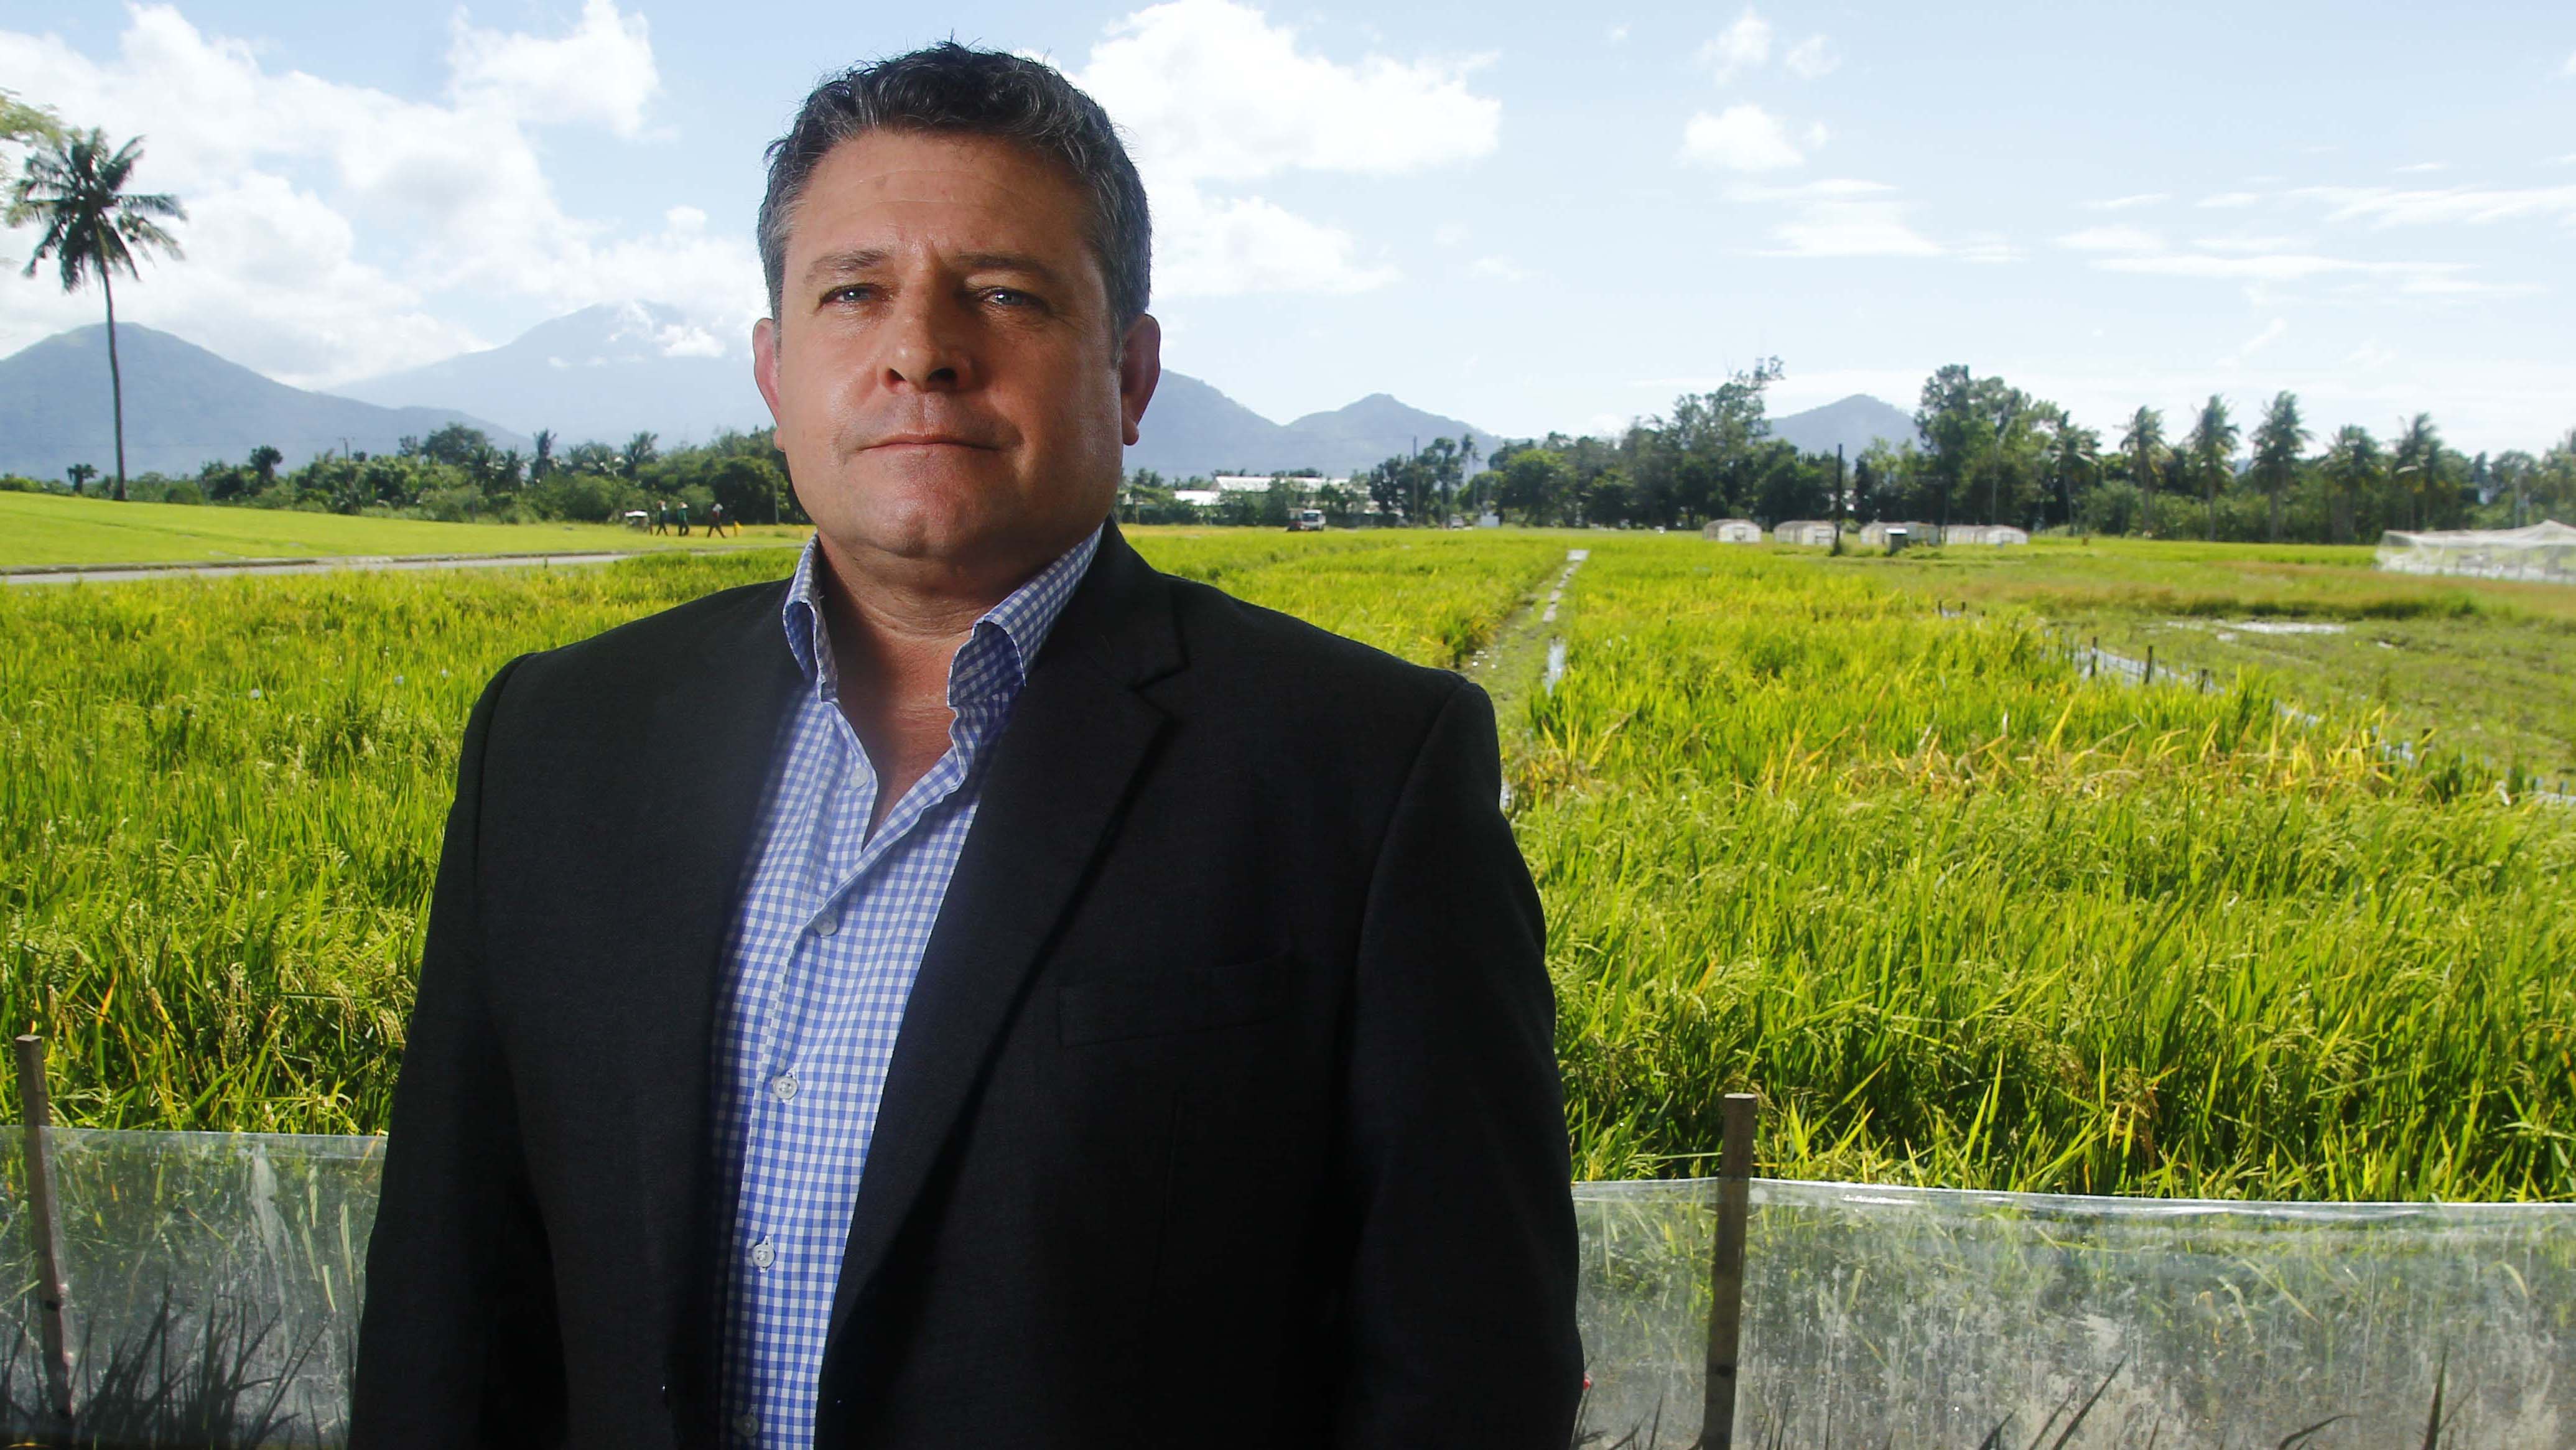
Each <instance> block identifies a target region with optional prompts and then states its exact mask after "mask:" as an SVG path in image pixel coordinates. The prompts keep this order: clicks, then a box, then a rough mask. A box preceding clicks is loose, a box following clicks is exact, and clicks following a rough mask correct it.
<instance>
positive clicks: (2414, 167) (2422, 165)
mask: <svg viewBox="0 0 2576 1450" xmlns="http://www.w3.org/2000/svg"><path fill="white" fill-rule="evenodd" d="M2392 169H2393V170H2394V171H2395V172H2396V173H2397V174H2398V175H2400V176H2414V175H2422V174H2428V173H2431V172H2435V171H2448V170H2450V169H2451V163H2449V162H2448V161H2417V162H2413V163H2410V164H2408V165H2405V166H2399V167H2394V168H2392Z"/></svg>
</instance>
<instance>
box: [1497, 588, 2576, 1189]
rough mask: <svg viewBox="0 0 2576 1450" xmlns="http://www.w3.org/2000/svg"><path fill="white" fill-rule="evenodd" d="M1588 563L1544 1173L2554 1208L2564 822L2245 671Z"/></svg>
mask: <svg viewBox="0 0 2576 1450" xmlns="http://www.w3.org/2000/svg"><path fill="white" fill-rule="evenodd" d="M1830 562H1833V561H1828V560H1824V559H1821V558H1818V557H1815V556H1806V557H1799V556H1792V555H1786V554H1780V553H1769V552H1765V551H1756V550H1728V549H1721V548H1717V547H1715V546H1709V545H1704V544H1700V543H1699V542H1698V541H1696V540H1688V541H1685V540H1634V541H1627V540H1623V541H1620V542H1618V543H1616V544H1613V545H1611V546H1607V547H1602V548H1596V549H1595V551H1594V556H1593V559H1592V560H1591V562H1589V563H1588V564H1586V565H1585V566H1584V568H1583V570H1582V571H1581V573H1580V574H1579V575H1578V576H1577V577H1576V579H1575V581H1574V587H1573V592H1572V601H1573V604H1574V606H1575V608H1574V613H1573V616H1572V625H1571V631H1570V634H1571V638H1570V648H1569V650H1568V659H1567V673H1566V676H1565V679H1564V681H1563V683H1562V684H1561V685H1560V686H1559V687H1558V689H1557V690H1556V691H1555V692H1554V693H1553V694H1550V695H1546V696H1542V697H1540V698H1538V699H1536V700H1535V701H1534V702H1533V703H1532V705H1531V707H1530V709H1529V712H1528V714H1529V724H1530V727H1531V733H1530V735H1529V737H1528V740H1527V743H1526V745H1525V746H1524V747H1523V754H1522V756H1521V758H1520V759H1519V760H1518V762H1517V763H1516V766H1515V769H1514V772H1513V773H1514V778H1515V781H1516V783H1517V785H1518V786H1519V806H1518V812H1517V818H1516V826H1517V829H1518V832H1519V835H1520V839H1521V842H1522V846H1523V849H1524V850H1525V851H1526V852H1527V854H1528V855H1529V857H1530V860H1531V863H1532V866H1533V869H1534V870H1535V871H1536V872H1537V874H1538V877H1539V880H1540V882H1541V889H1542V891H1543V893H1544V894H1545V896H1546V898H1547V900H1548V902H1549V905H1550V908H1551V931H1552V956H1553V960H1554V963H1555V967H1556V971H1557V978H1558V988H1559V994H1560V1004H1561V1014H1562V1015H1561V1021H1560V1029H1559V1045H1560V1049H1561V1052H1562V1056H1563V1060H1564V1063H1565V1068H1566V1073H1567V1086H1568V1092H1569V1098H1570V1106H1571V1111H1572V1116H1573V1122H1574V1133H1575V1145H1576V1154H1577V1157H1576V1162H1577V1166H1578V1172H1579V1173H1580V1174H1582V1175H1583V1176H1586V1177H1625V1176H1634V1175H1639V1174H1651V1173H1658V1172H1663V1173H1670V1172H1690V1171H1705V1170H1706V1168H1707V1165H1708V1163H1709V1162H1710V1159H1709V1157H1708V1155H1709V1154H1710V1153H1711V1151H1712V1150H1713V1149H1714V1148H1715V1147H1716V1140H1717V1115H1716V1109H1717V1104H1718V1101H1719V1097H1720V1094H1722V1093H1723V1092H1725V1091H1728V1090H1738V1089H1744V1088H1758V1089H1760V1090H1761V1091H1762V1092H1764V1093H1765V1094H1767V1095H1768V1096H1769V1098H1770V1100H1771V1101H1772V1103H1773V1104H1774V1106H1775V1109H1776V1111H1777V1117H1776V1118H1775V1120H1774V1122H1775V1127H1774V1130H1773V1131H1772V1134H1771V1138H1770V1142H1771V1156H1770V1159H1769V1162H1768V1164H1767V1168H1766V1171H1772V1172H1776V1173H1779V1174H1781V1175H1783V1176H1798V1177H1832V1178H1844V1179H1858V1180H1864V1181H1880V1182H1912V1183H1936V1184H1951V1185H1973V1186H1982V1187H1993V1188H2011V1189H2029V1190H2054V1191H2062V1192H2092V1193H2154V1194H2182V1195H2207V1196H2216V1197H2258V1198H2343V1199H2351V1198H2411V1197H2423V1196H2441V1197H2457V1198H2535V1197H2550V1198H2566V1197H2571V1196H2576V1102H2572V1101H2571V1096H2576V1094H2571V1088H2570V1084H2571V1082H2576V978H2571V976H2570V974H2569V972H2568V970H2567V964H2568V961H2569V959H2570V957H2571V954H2576V885H2571V875H2570V872H2571V868H2576V814H2571V813H2570V812H2568V811H2566V810H2565V809H2563V808H2558V807H2552V806H2547V805H2535V804H2527V803H2516V804H2507V803H2505V802H2504V801H2503V800H2502V799H2501V798H2500V797H2499V795H2498V793H2497V792H2496V791H2495V790H2494V789H2493V787H2494V785H2495V783H2496V782H2495V778H2494V777H2493V776H2492V775H2491V774H2490V773H2488V772H2486V771H2484V770H2482V769H2481V768H2479V767H2477V766H2475V765H2474V764H2470V763H2465V762H2462V761H2459V760H2457V759H2444V760H2441V761H2440V762H2438V763H2435V762H2433V761H2431V759H2430V758H2429V757H2428V761H2427V764H2426V765H2425V766H2423V767H2420V768H2419V767H2407V766H2401V765H2399V764H2396V763H2394V762H2393V761H2392V760H2391V759H2390V758H2389V757H2388V755H2387V754H2386V753H2385V752H2382V751H2381V750H2379V749H2377V748H2376V746H2375V744H2374V742H2373V740H2372V738H2371V736H2370V734H2369V725H2370V721H2371V717H2370V716H2369V715H2368V714H2367V713H2365V712H2361V711H2358V710H2348V711H2330V712H2329V713H2328V714H2327V717H2326V719H2325V720H2324V721H2323V723H2322V724H2319V725H2315V726H2309V725H2304V724H2300V723H2298V722H2296V721H2293V720H2291V719H2290V718H2288V717H2286V716H2285V715H2284V714H2283V713H2282V712H2281V711H2280V710H2279V709H2277V708H2276V704H2277V698H2278V697H2277V696H2276V695H2275V694H2273V693H2272V691H2271V689H2270V688H2269V687H2268V686H2266V685H2264V684H2262V683H2261V682H2260V681H2259V679H2251V678H2249V681H2248V682H2246V683H2244V684H2240V685H2236V686H2232V687H2230V688H2226V689H2223V690H2217V691H2213V692H2212V693H2209V694H2205V695H2204V694H2200V693H2197V692H2195V691H2189V690H2140V689H2136V688H2131V687H2127V686H2118V685H2112V684H2108V683H2088V682H2085V681H2083V680H2081V679H2078V678H2076V677H2075V675H2074V672H2073V671H2072V670H2071V669H2070V668H2069V667H2068V663H2067V661H2066V659H2065V657H2064V656H2063V654H2062V653H2061V652H2060V651H2059V649H2058V647H2057V645H2056V643H2055V641H2054V640H2053V639H2052V638H2051V637H2050V636H2049V635H2048V634H2047V633H2046V632H2045V630H2044V629H2043V628H2042V627H2041V626H2040V625H2039V623H2038V622H2037V620H2036V618H2035V616H2033V615H2031V614H2029V613H2027V612H2024V611H2023V610H2021V609H2019V608H2016V607H2011V606H2006V607H2002V608H1999V609H1996V610H1993V611H1976V612H1972V613H1971V615H1970V617H1968V618H1966V619H1945V618H1942V617H1940V616H1938V615H1936V614H1934V613H1933V612H1932V611H1931V610H1929V609H1928V608H1926V607H1925V605H1924V603H1923V601H1922V600H1921V599H1919V598H1917V597H1916V596H1915V595H1913V594H1911V593H1909V592H1906V591H1904V590H1899V589H1892V588H1889V587H1888V586H1887V583H1886V581H1885V579H1884V577H1883V576H1881V575H1878V574H1875V573H1873V572H1869V571H1862V570H1856V569H1836V568H1829V567H1826V565H1827V564H1828V563H1830Z"/></svg>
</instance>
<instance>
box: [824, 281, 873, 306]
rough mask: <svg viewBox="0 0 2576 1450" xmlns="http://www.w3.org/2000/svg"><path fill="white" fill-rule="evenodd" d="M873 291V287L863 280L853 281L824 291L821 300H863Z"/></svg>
mask: <svg viewBox="0 0 2576 1450" xmlns="http://www.w3.org/2000/svg"><path fill="white" fill-rule="evenodd" d="M875 292H876V289H875V288H874V287H871V286H869V285H868V284H866V283H864V282H853V283H851V284H850V285H849V286H847V287H835V288H833V289H832V290H831V291H829V292H826V293H824V294H823V300H824V301H825V302H864V301H866V300H867V299H868V298H869V297H870V296H872V295H874V294H875Z"/></svg>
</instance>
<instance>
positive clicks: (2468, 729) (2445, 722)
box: [1835, 539, 2576, 781]
mask: <svg viewBox="0 0 2576 1450" xmlns="http://www.w3.org/2000/svg"><path fill="white" fill-rule="evenodd" d="M2372 554H2373V551H2372V550H2369V549H2361V548H2335V547H2330V546H2314V545H2311V546H2300V545H2288V546H2283V547H2279V548H2270V547H2265V546H2261V545H2254V544H2199V543H2179V542H2176V543H2165V542H2141V541H2137V540H2128V539H2104V540H2099V541H2096V542H2094V543H2092V544H2090V545H2083V544H2076V543H2071V542H2066V541H2054V540H2045V541H2041V542H2039V543H2035V544H2033V545H2031V546H2030V547H2028V548H2026V549H2025V548H2006V549H1992V548H1984V549H1971V548H1951V549H1941V550H1932V551H1927V552H1924V553H1919V554H1911V555H1900V556H1898V557H1896V558H1893V559H1887V558H1871V557H1862V556H1854V557H1852V558H1850V559H1847V560H1837V561H1835V563H1836V564H1837V565H1838V566H1841V567H1848V568H1852V569H1855V570H1857V571H1859V572H1862V573H1864V574H1868V575H1870V576H1872V577H1876V578H1881V579H1884V580H1886V581H1888V582H1890V583H1892V584H1894V585H1896V586H1897V587H1899V588H1903V589H1906V590H1909V591H1911V592H1913V593H1915V594H1917V595H1919V596H1921V597H1923V598H1925V599H1926V600H1930V601H1937V602H1940V603H1944V604H1947V605H1950V606H1952V607H1956V606H1957V605H1959V604H1962V603H1965V604H1967V605H1969V606H1970V607H1971V608H1985V609H1993V608H2003V607H2006V606H2019V607H2022V608H2026V609H2029V610H2032V611H2035V612H2037V613H2039V614H2040V615H2042V616H2043V617H2045V618H2047V619H2048V620H2050V621H2051V622H2052V623H2054V624H2055V625H2057V626H2058V627H2060V628H2062V629H2064V630H2066V631H2067V632H2068V633H2069V634H2071V635H2073V636H2074V637H2076V638H2079V639H2083V640H2087V641H2090V640H2093V639H2099V640H2100V641H2101V646H2102V648H2103V649H2106V650H2110V651H2114V652H2116V653H2119V654H2122V655H2126V656H2128V657H2129V658H2131V659H2143V658H2144V657H2145V652H2146V651H2147V650H2148V649H2149V648H2153V649H2154V650H2155V651H2156V659H2157V661H2158V665H2159V668H2168V667H2169V668H2172V669H2174V670H2176V671H2178V672H2180V673H2182V674H2186V675H2190V676H2193V677H2195V678H2196V677H2197V675H2198V672H2199V671H2201V670H2204V669H2206V670H2209V671H2211V672H2212V674H2213V676H2214V677H2216V678H2221V679H2223V678H2228V677H2232V676H2233V675H2235V674H2237V673H2239V672H2241V671H2255V672H2262V673H2268V674H2269V675H2270V676H2271V678H2272V680H2273V682H2274V683H2273V688H2275V689H2277V690H2279V691H2280V692H2281V693H2282V695H2283V697H2284V698H2285V699H2287V700H2289V701H2291V702H2292V703H2293V704H2294V705H2295V706H2296V707H2297V708H2300V709H2303V710H2306V711H2310V712H2316V711H2319V710H2322V709H2325V708H2328V707H2335V708H2341V707H2346V706H2352V705H2363V706H2369V707H2373V708H2376V709H2379V710H2381V711H2383V712H2384V713H2385V718H2384V720H2383V721H2382V722H2381V723H2382V725H2383V727H2384V728H2385V729H2386V730H2387V732H2388V733H2390V734H2391V735H2394V736H2398V737H2401V738H2404V739H2407V740H2410V741H2414V740H2420V739H2422V738H2423V737H2424V736H2425V735H2426V734H2427V732H2430V733H2431V735H2432V738H2433V740H2434V741H2435V743H2437V744H2439V745H2442V746H2446V747H2449V748H2453V749H2457V750H2460V751H2463V752H2466V753H2469V754H2473V755H2476V756H2478V757H2480V758H2482V759H2486V760H2489V761H2492V762H2494V763H2495V764H2497V765H2499V766H2508V767H2510V766H2520V767H2522V768H2523V769H2524V770H2525V771H2527V772H2530V773H2532V774H2534V775H2536V776H2538V777H2540V778H2541V779H2542V780H2544V781H2555V780H2558V779H2560V778H2565V779H2568V780H2570V781H2576V589H2571V588H2569V587H2567V586H2566V585H2563V584H2540V583H2521V582H2514V581H2507V580H2494V579H2468V578H2453V577H2442V576H2424V575H2410V574H2382V573H2378V572H2376V571H2374V570H2373V569H2372V568H2371V559H2372Z"/></svg>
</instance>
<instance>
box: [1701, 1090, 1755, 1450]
mask: <svg viewBox="0 0 2576 1450" xmlns="http://www.w3.org/2000/svg"><path fill="white" fill-rule="evenodd" d="M1759 1101H1760V1100H1759V1099H1758V1098H1756V1097H1755V1096H1754V1095H1753V1094H1751V1093H1728V1094H1727V1095H1726V1108H1725V1112H1726V1117H1725V1124H1724V1128H1723V1130H1722V1133H1721V1136H1720V1138H1719V1141H1718V1155H1717V1247H1716V1251H1715V1252H1714V1253H1712V1254H1711V1255H1710V1256H1709V1265H1708V1285H1709V1291H1710V1292H1709V1304H1708V1384H1707V1389H1706V1391H1705V1400H1704V1402H1703V1403H1702V1405H1701V1407H1700V1432H1699V1443H1700V1445H1701V1446H1702V1447H1703V1450H1732V1447H1733V1446H1734V1444H1735V1379H1736V1368H1737V1361H1736V1350H1737V1347H1738V1345H1739V1342H1740V1341H1741V1339H1742V1334H1743V1328H1744V1220H1745V1214H1746V1211H1747V1209H1748V1207H1749V1205H1750V1202H1751V1197H1752V1188H1753V1118H1754V1112H1755V1108H1756V1105H1757V1104H1758V1103H1759Z"/></svg>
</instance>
